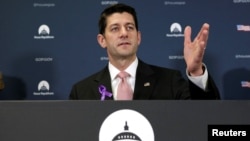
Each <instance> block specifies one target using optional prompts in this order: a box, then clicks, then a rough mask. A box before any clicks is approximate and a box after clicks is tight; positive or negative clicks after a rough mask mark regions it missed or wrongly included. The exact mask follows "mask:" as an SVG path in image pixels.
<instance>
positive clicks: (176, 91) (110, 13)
mask: <svg viewBox="0 0 250 141" xmlns="http://www.w3.org/2000/svg"><path fill="white" fill-rule="evenodd" d="M208 31H209V25H208V24H206V23H205V24H204V25H203V26H202V28H201V30H200V32H199V33H198V35H197V36H196V38H195V39H194V40H193V41H191V27H189V26H187V27H186V28H185V31H184V38H185V39H184V59H185V62H186V65H187V69H186V72H187V76H188V81H186V80H185V79H184V78H183V77H182V76H181V73H180V72H179V71H177V70H173V69H168V68H162V67H158V66H154V65H149V64H146V63H144V62H143V61H142V60H140V59H138V57H137V55H136V52H137V49H138V47H139V45H140V42H141V33H140V31H139V30H138V22H137V16H136V12H135V10H134V8H132V7H130V6H128V5H125V4H116V5H112V6H110V7H108V8H106V9H105V10H104V11H103V12H102V13H101V16H100V20H99V34H98V35H97V40H98V43H99V44H100V46H101V47H102V48H105V49H106V50H107V54H108V57H109V64H108V65H107V66H106V67H105V68H104V69H103V70H101V71H99V72H97V73H96V74H93V75H92V76H89V77H87V78H86V79H84V80H82V81H80V82H78V83H76V84H75V85H74V86H73V88H72V90H71V93H70V96H69V98H70V99H79V100H84V99H85V100H100V99H101V100H104V99H105V100H147V99H152V100H162V99H220V95H219V91H218V89H217V87H216V85H215V84H214V82H213V80H212V78H211V76H210V75H209V73H208V71H207V68H206V66H205V64H204V63H203V62H202V61H203V56H204V52H205V47H206V44H207V39H208ZM120 72H125V73H126V74H128V77H126V78H125V80H123V78H119V77H118V74H119V73H120ZM122 81H125V82H128V83H129V84H128V85H129V88H130V89H131V90H132V94H131V96H130V99H122V98H120V96H119V93H118V89H119V84H120V83H121V82H122Z"/></svg>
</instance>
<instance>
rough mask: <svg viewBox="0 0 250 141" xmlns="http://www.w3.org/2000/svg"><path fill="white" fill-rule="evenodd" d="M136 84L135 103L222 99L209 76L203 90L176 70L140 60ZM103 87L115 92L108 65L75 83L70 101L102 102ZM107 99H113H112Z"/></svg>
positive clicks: (110, 98)
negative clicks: (100, 87) (138, 101)
mask: <svg viewBox="0 0 250 141" xmlns="http://www.w3.org/2000/svg"><path fill="white" fill-rule="evenodd" d="M135 81H136V82H135V89H134V97H133V99H134V100H149V99H152V100H162V99H220V95H219V91H218V89H217V87H216V85H215V83H214V82H213V80H212V78H211V76H210V75H209V77H208V83H207V88H206V90H205V91H204V90H202V89H200V88H199V87H197V86H196V85H194V84H193V83H192V82H191V81H187V80H186V79H184V78H183V77H182V76H181V73H180V72H179V71H177V70H173V69H168V68H162V67H158V66H153V65H148V64H146V63H144V62H142V61H141V60H139V63H138V68H137V71H136V80H135ZM100 85H104V86H105V87H106V89H107V91H109V92H111V93H112V89H111V78H110V73H109V69H108V66H106V67H105V68H104V69H103V70H101V71H100V72H98V73H96V74H93V75H92V76H89V77H88V78H86V79H84V80H82V81H80V82H78V83H76V84H75V85H74V86H73V88H72V90H71V93H70V96H69V99H79V100H100V99H101V94H100V92H99V89H98V88H99V86H100ZM105 99H106V100H112V99H113V96H112V97H106V98H105Z"/></svg>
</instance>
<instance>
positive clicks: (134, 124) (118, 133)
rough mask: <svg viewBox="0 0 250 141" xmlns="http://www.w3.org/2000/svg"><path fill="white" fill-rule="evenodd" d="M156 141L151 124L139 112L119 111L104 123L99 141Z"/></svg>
mask: <svg viewBox="0 0 250 141" xmlns="http://www.w3.org/2000/svg"><path fill="white" fill-rule="evenodd" d="M119 140H124V141H125V140H126V141H154V131H153V128H152V126H151V124H150V122H149V121H148V120H147V119H146V117H144V116H143V115H142V114H140V113H139V112H137V111H134V110H130V109H123V110H118V111H115V112H113V113H112V114H110V115H109V116H108V117H107V118H106V119H105V120H104V122H103V123H102V125H101V128H100V132H99V141H119Z"/></svg>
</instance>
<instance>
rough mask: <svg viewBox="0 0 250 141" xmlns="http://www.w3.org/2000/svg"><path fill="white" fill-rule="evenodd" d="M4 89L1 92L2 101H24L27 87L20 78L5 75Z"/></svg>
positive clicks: (0, 98)
mask: <svg viewBox="0 0 250 141" xmlns="http://www.w3.org/2000/svg"><path fill="white" fill-rule="evenodd" d="M3 81H4V89H3V90H1V91H0V100H24V99H25V98H26V86H25V84H24V82H23V81H22V80H21V79H20V78H16V77H10V76H5V75H4V74H3Z"/></svg>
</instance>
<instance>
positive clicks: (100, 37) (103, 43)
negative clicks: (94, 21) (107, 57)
mask: <svg viewBox="0 0 250 141" xmlns="http://www.w3.org/2000/svg"><path fill="white" fill-rule="evenodd" d="M97 41H98V43H99V45H100V46H101V47H102V48H106V47H107V44H106V40H105V37H104V36H103V35H102V34H98V35H97Z"/></svg>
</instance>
